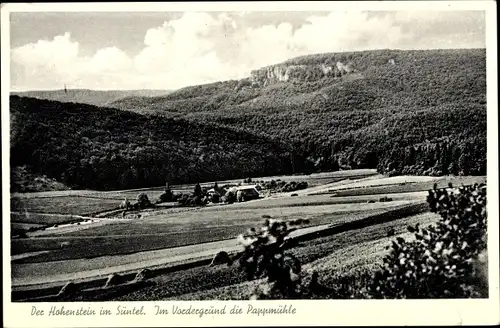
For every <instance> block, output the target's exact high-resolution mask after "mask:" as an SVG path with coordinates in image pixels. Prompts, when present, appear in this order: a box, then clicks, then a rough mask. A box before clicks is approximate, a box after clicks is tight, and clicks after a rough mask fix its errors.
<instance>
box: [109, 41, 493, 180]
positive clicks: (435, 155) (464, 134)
mask: <svg viewBox="0 0 500 328" xmlns="http://www.w3.org/2000/svg"><path fill="white" fill-rule="evenodd" d="M112 106H114V107H117V108H120V109H124V110H129V111H136V112H140V113H150V114H155V115H161V116H166V117H183V118H186V119H188V120H190V121H196V122H205V123H206V122H209V123H210V122H211V123H213V124H218V125H222V126H227V127H231V128H238V129H244V130H246V131H250V132H252V133H259V134H264V135H267V136H268V137H270V138H273V139H275V140H281V141H283V142H286V143H289V144H290V145H291V146H292V147H293V149H294V151H296V152H298V153H301V154H303V155H304V156H305V157H308V158H309V161H311V162H313V163H315V167H316V169H317V170H335V169H338V168H339V167H344V168H375V167H377V168H378V169H379V171H380V172H382V173H389V174H400V173H403V172H404V173H407V174H435V175H441V174H469V175H470V174H485V170H486V52H485V49H467V50H422V51H399V50H398V51H396V50H380V51H363V52H353V53H327V54H318V55H310V56H304V57H299V58H294V59H291V60H288V61H286V62H284V63H281V64H277V65H271V66H269V67H264V68H261V69H258V70H255V71H253V72H252V74H251V76H250V77H249V78H247V79H243V80H239V81H234V80H233V81H225V82H217V83H212V84H207V85H199V86H192V87H187V88H183V89H180V90H177V91H175V92H173V93H171V94H169V95H166V96H161V97H153V98H148V99H146V98H141V97H135V98H128V99H123V100H119V101H116V102H113V103H112Z"/></svg>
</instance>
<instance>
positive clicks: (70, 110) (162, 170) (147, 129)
mask: <svg viewBox="0 0 500 328" xmlns="http://www.w3.org/2000/svg"><path fill="white" fill-rule="evenodd" d="M10 112H11V114H10V115H11V116H10V117H11V166H12V167H13V168H16V167H23V168H27V169H29V170H30V172H31V173H33V174H39V175H46V176H47V177H48V178H54V179H56V180H58V181H60V182H62V183H64V184H66V185H68V186H71V187H79V188H90V189H97V190H109V189H125V188H139V187H147V186H161V185H164V183H165V181H169V182H171V183H180V182H196V181H200V182H202V181H213V180H219V179H229V178H239V177H246V176H259V175H260V176H262V175H266V174H281V173H291V172H292V170H293V168H292V165H293V164H292V159H293V160H294V161H296V162H297V163H304V160H303V159H301V158H299V157H297V158H294V157H293V156H292V154H291V153H290V152H289V151H288V149H287V148H286V146H283V145H281V144H279V143H276V142H273V141H271V140H269V139H267V138H263V137H259V136H257V135H253V134H249V133H247V132H242V131H235V130H231V129H228V128H218V127H215V126H209V125H204V124H199V123H195V122H187V121H185V120H182V119H169V118H164V117H159V116H146V115H140V114H136V113H132V112H127V111H122V110H118V109H109V108H101V107H95V106H91V105H84V104H76V103H61V102H55V101H49V100H40V99H34V98H26V97H18V96H11V97H10ZM296 169H299V170H303V169H304V168H303V167H300V164H298V166H297V168H296ZM11 175H13V174H12V172H11ZM14 178H15V176H14V177H13V180H15V179H14ZM15 183H16V181H13V185H12V189H13V191H16V184H15Z"/></svg>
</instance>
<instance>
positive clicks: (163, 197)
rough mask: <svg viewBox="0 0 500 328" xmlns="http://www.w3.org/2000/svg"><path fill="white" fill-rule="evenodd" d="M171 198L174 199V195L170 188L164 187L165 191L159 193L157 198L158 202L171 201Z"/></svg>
mask: <svg viewBox="0 0 500 328" xmlns="http://www.w3.org/2000/svg"><path fill="white" fill-rule="evenodd" d="M173 200H174V195H173V193H172V191H171V190H170V189H166V190H165V192H164V193H163V194H161V195H160V198H159V202H160V203H165V202H171V201H173Z"/></svg>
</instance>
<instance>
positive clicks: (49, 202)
mask: <svg viewBox="0 0 500 328" xmlns="http://www.w3.org/2000/svg"><path fill="white" fill-rule="evenodd" d="M120 202H121V200H119V199H107V198H97V197H79V196H57V197H44V198H37V197H33V198H11V202H10V207H11V211H13V212H29V213H31V212H33V213H51V214H66V215H68V214H73V215H88V214H92V213H96V212H100V211H106V210H112V209H114V208H117V207H119V206H120Z"/></svg>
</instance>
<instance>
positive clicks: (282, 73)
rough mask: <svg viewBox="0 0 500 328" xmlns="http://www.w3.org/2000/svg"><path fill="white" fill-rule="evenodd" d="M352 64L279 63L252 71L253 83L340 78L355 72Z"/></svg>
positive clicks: (263, 84) (261, 84)
mask: <svg viewBox="0 0 500 328" xmlns="http://www.w3.org/2000/svg"><path fill="white" fill-rule="evenodd" d="M355 71H356V70H355V69H354V68H353V67H352V65H349V64H345V63H342V62H340V61H337V62H336V63H331V62H325V63H320V64H311V65H293V64H286V63H283V64H278V65H272V66H267V67H263V68H261V69H257V70H254V71H252V72H251V75H250V81H251V83H252V85H254V86H255V85H258V86H260V87H263V86H267V85H271V84H275V83H279V82H304V81H308V82H312V81H316V80H319V79H322V78H324V77H327V76H328V77H334V78H340V77H342V76H344V75H347V74H350V73H353V72H355Z"/></svg>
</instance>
